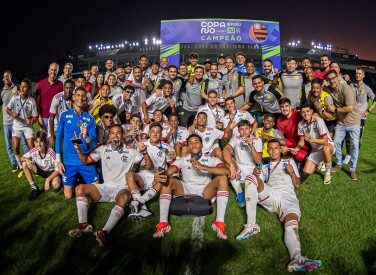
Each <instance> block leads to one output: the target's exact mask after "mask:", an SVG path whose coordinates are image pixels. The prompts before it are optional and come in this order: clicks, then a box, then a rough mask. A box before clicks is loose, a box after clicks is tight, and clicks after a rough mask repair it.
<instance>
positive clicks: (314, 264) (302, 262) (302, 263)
mask: <svg viewBox="0 0 376 275" xmlns="http://www.w3.org/2000/svg"><path fill="white" fill-rule="evenodd" d="M320 266H322V262H321V261H320V260H310V259H308V258H307V257H303V256H300V257H299V258H296V259H294V260H292V261H291V262H289V264H288V265H287V271H288V272H295V271H303V272H304V271H308V272H311V271H313V270H316V269H318V268H319V267H320Z"/></svg>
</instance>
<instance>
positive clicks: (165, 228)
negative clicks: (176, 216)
mask: <svg viewBox="0 0 376 275" xmlns="http://www.w3.org/2000/svg"><path fill="white" fill-rule="evenodd" d="M156 227H157V231H155V233H154V234H153V238H162V237H164V235H165V234H166V233H168V232H170V231H171V226H170V223H169V222H160V223H158V224H157V226H156Z"/></svg>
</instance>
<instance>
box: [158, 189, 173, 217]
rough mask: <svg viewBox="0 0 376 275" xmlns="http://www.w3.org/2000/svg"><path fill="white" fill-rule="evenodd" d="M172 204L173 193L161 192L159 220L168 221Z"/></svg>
mask: <svg viewBox="0 0 376 275" xmlns="http://www.w3.org/2000/svg"><path fill="white" fill-rule="evenodd" d="M170 205H171V195H170V194H161V195H160V196H159V221H160V222H168V213H169V210H170Z"/></svg>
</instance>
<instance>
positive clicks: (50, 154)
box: [23, 148, 59, 171]
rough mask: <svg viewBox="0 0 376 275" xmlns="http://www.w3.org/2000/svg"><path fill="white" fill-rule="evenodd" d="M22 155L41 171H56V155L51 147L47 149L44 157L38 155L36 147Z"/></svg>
mask: <svg viewBox="0 0 376 275" xmlns="http://www.w3.org/2000/svg"><path fill="white" fill-rule="evenodd" d="M23 157H25V158H28V159H30V160H31V161H32V162H33V163H35V164H36V165H37V166H38V167H39V168H40V169H41V170H43V171H58V170H59V169H58V168H57V162H56V155H55V152H54V150H52V149H51V148H49V149H47V152H46V155H45V156H44V158H42V156H41V155H40V153H39V151H38V149H37V148H33V149H31V150H30V151H29V152H27V153H26V154H24V155H23Z"/></svg>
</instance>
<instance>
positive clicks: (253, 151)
mask: <svg viewBox="0 0 376 275" xmlns="http://www.w3.org/2000/svg"><path fill="white" fill-rule="evenodd" d="M238 128H239V135H238V136H234V137H232V138H231V139H230V142H229V143H228V144H227V145H226V147H225V148H224V150H223V158H224V160H225V161H226V163H227V165H228V166H229V167H230V171H231V174H230V182H231V185H232V187H233V188H234V190H235V192H236V200H237V202H238V205H239V207H242V208H243V207H244V206H245V204H244V199H243V190H242V187H241V186H240V183H244V181H245V178H246V176H248V175H250V174H251V173H252V171H253V169H254V168H255V167H256V166H257V165H258V164H259V163H260V162H261V160H262V158H261V155H262V140H261V139H260V138H256V137H255V136H253V135H252V134H251V125H250V123H249V121H248V120H241V121H240V122H239V123H238ZM232 152H234V157H232V154H231V153H232ZM247 213H248V211H247Z"/></svg>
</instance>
